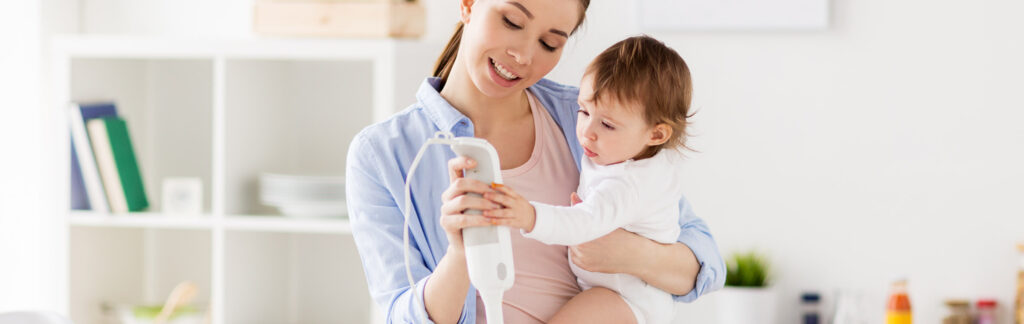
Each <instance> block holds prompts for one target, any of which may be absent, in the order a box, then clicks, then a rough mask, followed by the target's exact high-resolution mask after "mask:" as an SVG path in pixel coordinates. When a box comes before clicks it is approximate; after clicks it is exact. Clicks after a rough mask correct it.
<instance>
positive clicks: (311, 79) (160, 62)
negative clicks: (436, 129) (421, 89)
mask: <svg viewBox="0 0 1024 324" xmlns="http://www.w3.org/2000/svg"><path fill="white" fill-rule="evenodd" d="M440 45H441V44H424V43H421V42H417V41H407V40H327V39H311V40H290V39H231V40H214V39H211V40H186V39H150V38H132V37H99V36H69V37H61V38H57V39H55V40H54V42H53V44H52V53H53V58H52V66H53V69H52V71H53V73H54V76H53V80H55V84H54V85H53V87H54V89H53V90H54V91H53V92H52V93H54V94H55V98H53V100H54V101H53V106H54V109H60V111H61V115H62V116H63V114H64V109H65V107H66V106H67V104H68V103H69V102H74V101H91V100H112V101H114V102H115V103H116V104H117V106H118V112H119V114H120V115H121V116H122V117H123V118H125V119H126V120H127V121H128V127H129V132H130V134H131V137H132V141H133V146H134V147H135V151H136V155H137V157H138V160H139V164H140V169H141V170H142V173H143V180H144V184H145V186H146V190H147V194H148V197H149V200H150V205H151V207H150V209H149V210H150V211H149V212H141V213H129V214H126V215H109V214H104V213H96V212H88V211H70V212H68V214H67V235H66V238H67V242H65V243H66V244H62V246H66V247H68V248H67V250H66V257H65V258H63V259H64V260H67V264H66V265H65V267H64V269H65V270H66V271H67V272H66V273H67V276H65V277H66V278H67V280H68V281H67V282H66V283H64V284H63V285H62V286H64V287H67V289H65V291H64V294H65V297H66V298H64V300H67V302H68V304H67V307H66V308H67V310H68V312H69V313H70V314H71V316H72V319H73V320H74V321H75V322H76V323H103V322H107V321H108V320H109V319H108V317H107V315H106V314H104V312H103V307H104V305H118V304H160V303H162V301H163V298H164V297H165V296H166V295H167V294H168V293H169V292H170V290H171V288H173V286H174V285H175V284H177V283H178V282H180V281H183V280H192V281H193V282H196V283H197V285H198V286H199V288H200V290H201V293H200V296H199V297H198V298H197V300H196V303H197V305H208V306H209V307H210V309H211V319H212V322H213V323H216V324H221V323H342V322H344V323H366V322H377V321H379V317H378V314H377V312H376V311H375V310H373V308H374V307H373V306H372V303H371V302H370V299H369V296H368V294H367V288H366V282H365V279H364V276H363V271H362V265H361V263H360V261H359V257H358V254H357V252H356V250H355V246H354V243H353V241H352V238H351V235H350V234H351V230H350V226H349V224H348V222H347V220H345V219H297V218H288V217H283V216H280V215H279V214H278V213H277V211H276V210H275V209H273V208H270V207H267V206H263V205H261V204H260V203H259V197H258V196H257V192H258V190H257V188H258V187H257V180H256V179H257V177H258V175H259V174H260V173H263V172H274V173H286V174H287V173H293V174H313V175H331V176H343V175H344V170H345V156H346V153H347V149H348V143H349V142H350V140H351V139H352V137H353V136H354V135H355V134H356V133H357V132H358V131H359V130H360V129H362V128H363V127H365V126H366V125H369V124H371V123H372V122H375V121H379V120H383V119H385V118H387V117H388V116H390V115H391V114H393V113H394V112H396V111H398V110H400V109H402V108H404V107H405V106H406V105H408V104H411V103H413V102H414V100H415V91H416V89H417V88H418V86H419V84H420V82H421V81H422V79H423V77H425V76H426V75H427V74H428V73H429V72H430V71H429V69H430V68H431V65H432V63H433V60H434V59H435V58H436V56H437V54H438V53H439V52H440ZM64 118H66V117H64ZM61 122H65V121H63V120H62V121H61ZM65 128H66V127H62V129H65ZM65 137H67V136H65ZM59 149H61V150H62V152H63V156H64V157H66V158H65V159H64V160H65V161H69V159H70V154H69V153H68V152H69V150H70V148H69V147H68V146H64V147H61V148H59ZM64 165H68V164H64ZM67 169H68V168H64V170H60V171H61V172H65V173H67V172H68V171H67ZM181 176H186V177H197V178H200V179H201V180H202V182H203V192H204V195H205V197H204V206H203V212H202V213H201V214H199V215H168V214H164V213H161V212H160V201H159V197H161V195H160V184H161V179H163V178H166V177H181ZM63 178H64V179H67V178H68V177H63ZM58 185H59V186H63V187H64V188H68V186H69V185H68V182H67V181H65V182H63V183H60V184H58ZM62 192H65V193H66V192H69V190H63V191H62ZM65 198H68V197H65ZM60 201H61V202H62V203H63V204H65V205H67V201H68V199H62V200H60ZM64 209H65V210H67V209H68V208H67V207H65V208H64Z"/></svg>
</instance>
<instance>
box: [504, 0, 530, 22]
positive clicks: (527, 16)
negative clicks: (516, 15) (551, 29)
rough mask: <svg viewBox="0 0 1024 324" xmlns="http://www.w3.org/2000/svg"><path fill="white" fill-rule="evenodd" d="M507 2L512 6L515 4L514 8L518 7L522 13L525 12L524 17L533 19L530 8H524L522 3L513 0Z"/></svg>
mask: <svg viewBox="0 0 1024 324" xmlns="http://www.w3.org/2000/svg"><path fill="white" fill-rule="evenodd" d="M508 3H509V4H511V5H513V6H516V8H519V10H522V11H523V13H524V14H526V18H530V19H531V20H532V19H533V13H530V10H528V9H526V6H523V4H522V3H518V2H515V1H509V2H508Z"/></svg>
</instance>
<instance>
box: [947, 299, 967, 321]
mask: <svg viewBox="0 0 1024 324" xmlns="http://www.w3.org/2000/svg"><path fill="white" fill-rule="evenodd" d="M946 306H948V307H949V316H946V317H945V318H943V319H942V324H973V323H972V322H971V302H970V301H967V300H964V299H950V300H946Z"/></svg>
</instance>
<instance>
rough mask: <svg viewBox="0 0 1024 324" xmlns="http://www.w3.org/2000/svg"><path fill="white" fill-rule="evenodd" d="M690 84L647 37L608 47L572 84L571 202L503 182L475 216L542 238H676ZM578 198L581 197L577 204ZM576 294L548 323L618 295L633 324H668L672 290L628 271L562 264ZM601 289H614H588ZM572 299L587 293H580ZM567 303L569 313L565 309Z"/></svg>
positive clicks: (579, 318)
mask: <svg viewBox="0 0 1024 324" xmlns="http://www.w3.org/2000/svg"><path fill="white" fill-rule="evenodd" d="M691 93H692V85H691V83H690V71H689V68H687V66H686V62H684V61H683V59H682V58H681V57H679V54H677V53H676V52H675V51H674V50H672V49H671V48H668V47H667V46H665V44H664V43H662V42H660V41H658V40H655V39H654V38H651V37H647V36H638V37H631V38H628V39H625V40H623V41H620V42H618V43H616V44H615V45H612V46H611V47H609V48H608V49H606V50H605V51H604V52H602V53H601V54H600V55H598V56H597V58H595V59H594V61H593V62H591V63H590V65H589V66H588V67H587V70H586V73H585V75H584V77H583V81H582V82H581V84H580V97H579V105H580V110H579V120H578V122H577V124H576V137H577V138H578V139H579V142H580V144H581V145H582V146H583V154H584V155H586V158H584V159H582V168H581V171H580V184H579V187H578V188H577V193H578V194H579V195H578V197H577V196H574V197H572V199H573V201H574V202H577V203H576V204H575V205H573V206H572V207H562V206H552V205H546V204H542V203H537V202H529V201H526V200H525V199H524V198H523V197H522V196H520V195H518V194H517V193H515V192H514V191H513V190H512V189H510V188H508V187H500V186H497V188H496V190H497V191H498V193H488V194H486V195H485V196H484V197H485V198H487V199H489V200H491V201H493V202H495V203H498V204H500V205H502V206H503V207H504V208H503V209H496V210H489V211H486V212H484V215H485V216H487V217H490V218H491V220H492V223H494V224H498V225H506V226H510V227H515V228H520V229H522V232H523V235H524V236H525V237H528V238H532V239H536V240H538V241H541V242H544V243H547V244H560V245H576V244H581V243H585V242H588V241H591V240H593V239H596V238H598V237H601V236H604V235H605V234H608V233H610V232H612V231H614V230H615V229H617V228H620V227H621V228H624V229H626V230H627V231H630V232H634V233H637V234H639V235H642V236H644V237H647V238H649V239H651V240H654V241H657V242H660V243H665V244H669V243H675V242H676V239H677V238H678V236H679V223H678V222H679V199H680V197H682V195H683V187H682V181H681V178H682V175H681V170H680V166H681V162H682V154H681V149H683V148H686V147H685V139H686V123H687V122H686V119H687V118H688V117H690V116H689V113H688V111H689V107H690V97H691ZM580 199H582V201H580ZM569 265H570V267H571V268H572V270H573V273H575V274H576V277H577V280H578V282H579V284H580V287H581V288H582V289H583V290H584V291H583V292H582V293H580V294H579V295H577V296H576V297H574V298H573V300H571V301H569V302H568V303H567V304H566V306H564V307H563V308H562V309H561V310H559V313H558V314H556V315H555V319H558V320H566V322H571V323H598V322H608V321H609V320H610V318H613V317H610V316H607V314H601V311H595V310H608V309H609V308H608V307H604V306H603V305H609V304H611V303H614V302H617V301H614V300H608V298H621V299H622V300H624V301H625V302H626V304H627V305H628V306H629V308H630V309H631V310H632V311H633V314H632V316H625V317H626V318H630V317H632V318H635V319H636V323H640V324H643V323H668V322H670V321H671V319H672V317H673V308H674V307H673V301H672V296H671V295H670V294H669V293H667V292H665V291H662V290H660V289H658V288H655V287H651V286H648V285H647V283H645V282H643V280H641V279H640V278H637V277H635V276H632V275H627V274H609V273H597V272H589V271H586V270H583V269H580V268H579V267H577V266H576V265H575V264H574V263H573V262H572V260H571V256H570V262H569ZM600 287H603V288H604V289H610V290H612V291H614V292H616V293H617V295H616V294H609V293H603V294H601V293H594V292H592V290H595V289H602V288H600ZM581 296H589V297H587V298H580V297H581ZM573 308H575V309H573Z"/></svg>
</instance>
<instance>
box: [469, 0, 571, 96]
mask: <svg viewBox="0 0 1024 324" xmlns="http://www.w3.org/2000/svg"><path fill="white" fill-rule="evenodd" d="M462 5H463V8H462V22H463V23H464V24H465V29H464V31H463V35H462V43H461V45H460V46H459V53H458V56H457V57H458V58H457V60H459V61H461V62H462V63H461V64H464V65H465V66H464V67H465V69H466V71H467V72H468V73H469V77H470V80H472V81H473V84H475V85H476V87H477V89H479V90H480V91H481V92H482V93H483V94H484V95H487V96H488V97H495V98H501V97H506V96H509V95H514V94H518V93H520V92H521V91H523V90H524V89H526V87H529V86H531V85H533V84H534V83H536V82H537V81H539V80H540V79H541V78H543V77H544V76H545V75H547V74H548V72H551V69H554V67H555V65H556V64H558V60H559V58H561V56H562V49H563V48H564V47H565V44H566V42H567V41H568V38H569V33H571V32H572V30H573V29H574V28H575V27H576V22H577V21H578V19H579V17H580V10H581V8H580V7H581V6H580V1H579V0H512V1H506V0H480V1H471V0H463V1H462Z"/></svg>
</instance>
